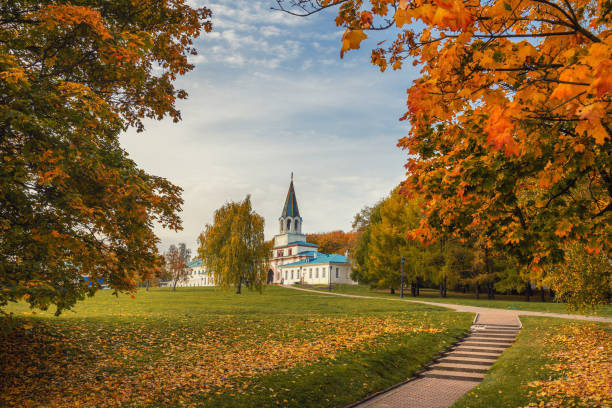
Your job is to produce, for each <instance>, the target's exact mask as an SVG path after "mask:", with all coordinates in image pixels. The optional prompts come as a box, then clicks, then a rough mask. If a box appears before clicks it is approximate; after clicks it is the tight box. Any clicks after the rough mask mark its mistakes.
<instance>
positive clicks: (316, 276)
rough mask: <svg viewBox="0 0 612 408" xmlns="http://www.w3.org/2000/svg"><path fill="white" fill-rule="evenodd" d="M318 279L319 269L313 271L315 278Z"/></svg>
mask: <svg viewBox="0 0 612 408" xmlns="http://www.w3.org/2000/svg"><path fill="white" fill-rule="evenodd" d="M318 277H319V268H317V269H315V278H318Z"/></svg>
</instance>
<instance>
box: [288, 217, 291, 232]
mask: <svg viewBox="0 0 612 408" xmlns="http://www.w3.org/2000/svg"><path fill="white" fill-rule="evenodd" d="M290 229H291V220H289V219H288V220H287V231H289V230H290Z"/></svg>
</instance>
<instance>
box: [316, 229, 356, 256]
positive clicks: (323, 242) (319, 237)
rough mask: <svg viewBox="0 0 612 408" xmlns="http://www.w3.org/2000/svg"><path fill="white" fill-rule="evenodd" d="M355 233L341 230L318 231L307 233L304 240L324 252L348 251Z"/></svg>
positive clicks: (337, 252)
mask: <svg viewBox="0 0 612 408" xmlns="http://www.w3.org/2000/svg"><path fill="white" fill-rule="evenodd" d="M355 236H356V234H355V233H354V232H350V231H349V232H344V231H341V230H338V231H331V232H320V233H315V234H307V235H306V240H307V241H308V242H311V243H313V244H316V245H317V246H318V247H319V251H321V252H323V253H324V254H341V255H344V254H345V253H346V251H349V252H350V249H351V247H352V245H353V241H354V239H355Z"/></svg>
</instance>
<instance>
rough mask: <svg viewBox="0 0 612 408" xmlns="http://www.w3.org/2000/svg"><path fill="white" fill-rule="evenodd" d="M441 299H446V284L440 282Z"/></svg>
mask: <svg viewBox="0 0 612 408" xmlns="http://www.w3.org/2000/svg"><path fill="white" fill-rule="evenodd" d="M440 297H441V298H443V297H444V283H443V282H440Z"/></svg>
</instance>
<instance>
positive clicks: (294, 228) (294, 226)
mask: <svg viewBox="0 0 612 408" xmlns="http://www.w3.org/2000/svg"><path fill="white" fill-rule="evenodd" d="M298 222H299V221H298V220H295V223H294V224H293V230H294V231H297V230H298Z"/></svg>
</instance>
